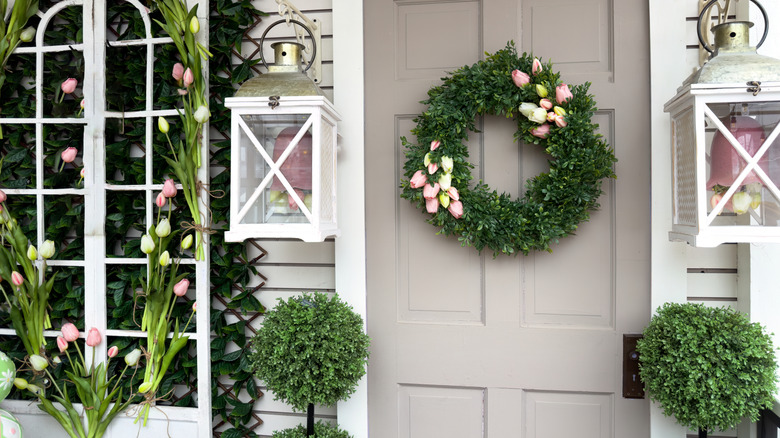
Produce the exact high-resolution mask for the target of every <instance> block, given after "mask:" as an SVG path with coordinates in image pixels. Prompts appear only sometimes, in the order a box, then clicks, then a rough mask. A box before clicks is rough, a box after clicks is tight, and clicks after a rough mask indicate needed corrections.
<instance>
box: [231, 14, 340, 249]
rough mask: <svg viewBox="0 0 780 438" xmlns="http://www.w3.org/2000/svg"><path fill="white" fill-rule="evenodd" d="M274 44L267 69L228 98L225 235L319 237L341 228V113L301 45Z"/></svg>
mask: <svg viewBox="0 0 780 438" xmlns="http://www.w3.org/2000/svg"><path fill="white" fill-rule="evenodd" d="M292 21H293V22H295V23H296V24H298V25H300V26H302V27H304V26H303V24H301V23H299V22H297V21H295V20H292ZM283 22H284V20H282V21H279V22H276V23H274V24H272V25H271V26H270V27H269V28H268V29H270V28H271V27H273V26H275V25H276V24H279V23H283ZM304 28H305V27H304ZM267 32H268V30H266V33H267ZM264 37H265V34H264V35H263V38H264ZM263 38H261V40H260V45H261V47H262V41H263ZM272 47H273V48H274V54H275V63H274V65H271V66H269V67H268V73H267V74H264V75H260V76H258V77H255V78H253V79H250V80H248V81H247V82H245V83H244V84H243V85H242V86H241V87H240V88H239V90H238V91H237V92H236V94H235V96H234V97H229V98H227V99H225V106H226V107H227V108H229V109H230V111H231V120H232V124H231V136H232V137H231V154H232V156H231V181H230V189H231V193H230V230H229V231H228V232H227V233H225V240H227V241H229V242H239V241H243V240H246V239H250V238H263V237H274V238H277V237H288V238H297V239H301V240H304V241H306V242H321V241H323V240H324V239H325V238H326V237H329V236H337V235H338V234H339V230H338V225H337V221H336V138H337V123H336V122H338V121H339V120H340V119H339V116H338V114H337V113H336V111H335V109H334V108H333V104H331V103H330V101H328V99H327V98H326V97H325V96H324V95H323V93H322V91H321V90H320V88H319V87H317V85H316V84H314V82H313V81H312V80H311V79H310V78H309V77H308V76H307V75H306V73H305V71H306V69H301V62H300V60H301V56H300V53H301V52H300V50H301V48H302V47H303V46H302V45H300V44H298V43H290V42H281V43H274V44H272ZM313 59H314V55H312V60H313ZM309 66H311V63H309ZM307 69H308V67H307Z"/></svg>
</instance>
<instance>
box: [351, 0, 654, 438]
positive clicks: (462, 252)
mask: <svg viewBox="0 0 780 438" xmlns="http://www.w3.org/2000/svg"><path fill="white" fill-rule="evenodd" d="M365 36H366V84H367V88H366V108H367V117H366V177H367V182H366V184H367V187H366V193H367V199H366V206H367V233H368V235H367V245H368V248H367V251H368V252H367V255H368V272H367V274H368V318H367V319H368V330H369V335H370V336H371V337H372V354H371V358H370V365H369V377H368V379H369V380H368V391H369V430H370V435H371V437H372V438H384V437H403V438H407V437H408V438H428V437H431V438H433V437H447V438H476V437H487V436H490V437H492V438H504V437H527V438H557V437H575V436H576V437H578V438H609V437H626V436H632V437H641V436H649V431H648V428H649V426H648V423H649V418H648V417H649V413H648V412H649V411H648V405H647V401H646V400H635V399H624V398H623V397H622V386H621V385H622V362H621V360H622V338H623V336H622V335H623V334H624V333H638V332H641V330H642V329H643V327H644V325H645V324H646V323H647V318H648V315H649V314H650V312H649V303H650V295H649V241H650V237H649V236H650V224H649V206H650V203H649V181H650V178H649V175H650V161H649V156H650V138H649V128H648V126H649V114H648V108H649V90H648V88H649V85H648V84H649V76H648V72H649V65H648V57H649V52H648V13H647V5H646V2H644V1H642V0H623V1H619V2H616V1H614V0H578V1H573V0H482V1H479V0H476V1H421V0H414V1H412V0H395V1H393V0H376V1H374V0H372V1H370V2H365ZM509 40H514V41H515V42H516V44H517V47H518V49H519V50H520V51H532V52H534V54H535V55H536V56H538V57H541V58H544V59H552V61H553V62H554V63H555V67H556V68H557V69H558V70H559V71H561V73H562V75H563V79H564V81H565V82H567V83H572V84H578V83H583V82H586V81H589V82H592V83H593V86H592V87H591V92H592V93H593V94H594V95H595V96H596V100H597V102H598V104H599V108H600V110H599V112H598V113H597V114H596V116H595V121H596V122H597V123H599V124H600V131H601V133H602V134H603V135H604V136H605V137H606V139H607V140H608V142H609V143H610V144H611V145H612V146H613V147H614V148H615V151H616V155H617V157H618V159H619V162H618V163H617V165H616V172H617V174H618V179H617V180H616V181H614V182H609V183H607V184H605V189H606V193H605V194H604V195H603V196H602V197H601V199H600V204H601V209H600V210H599V211H598V212H595V213H594V214H593V215H592V217H591V220H590V222H588V223H583V224H581V225H580V227H579V230H578V232H577V235H576V236H571V237H568V238H566V239H564V240H561V242H560V244H558V245H556V246H554V248H553V253H552V254H547V253H544V254H541V253H540V254H533V255H529V256H518V257H507V256H500V257H498V258H495V259H494V258H493V257H492V254H490V253H485V254H481V255H480V254H478V253H477V251H476V250H474V249H473V248H462V247H460V245H459V243H458V242H457V241H456V239H454V238H444V237H442V236H437V235H435V232H436V229H434V228H433V227H432V226H431V225H428V224H427V223H425V218H426V216H427V215H426V214H423V213H421V212H420V211H418V210H415V209H414V208H413V207H412V206H411V204H410V203H409V202H408V201H406V200H402V199H400V198H399V196H398V194H399V188H398V186H399V180H400V177H401V167H402V164H403V160H404V158H403V150H402V148H401V145H400V141H399V137H400V136H402V135H406V136H409V135H410V134H409V131H410V129H411V128H412V127H413V126H414V123H413V121H412V119H413V118H414V117H415V116H416V115H417V114H419V113H420V112H421V111H422V110H423V109H424V108H423V107H422V106H421V105H420V104H419V101H421V100H423V99H425V98H426V92H427V90H428V89H429V88H430V87H431V86H432V85H437V84H439V83H440V78H441V77H442V76H444V75H446V74H447V72H449V71H453V70H455V69H457V68H459V67H461V66H463V65H467V64H472V63H474V62H476V61H478V60H480V59H484V52H485V51H488V52H494V51H496V50H499V49H501V48H503V47H504V46H505V44H506V43H507V41H509ZM479 123H480V124H481V131H482V132H481V133H475V134H472V135H471V137H470V146H471V150H472V153H471V160H472V163H474V164H475V165H476V166H477V169H474V171H473V174H474V175H475V176H476V178H482V179H484V181H485V182H486V183H487V184H489V185H490V186H491V187H492V188H494V189H497V190H499V191H506V192H509V193H512V194H513V196H515V197H519V196H521V194H522V192H521V191H522V188H523V184H524V181H525V179H526V178H529V177H532V176H534V175H536V174H538V173H539V172H541V171H543V170H544V169H545V166H546V156H545V154H544V151H540V150H539V149H538V148H536V147H533V146H528V145H518V144H516V143H513V141H512V134H513V131H514V129H515V125H514V123H512V122H511V121H508V120H506V119H504V118H502V117H495V116H488V117H485V118H484V120H481V121H479Z"/></svg>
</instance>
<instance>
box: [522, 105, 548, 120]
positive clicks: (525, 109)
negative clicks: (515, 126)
mask: <svg viewBox="0 0 780 438" xmlns="http://www.w3.org/2000/svg"><path fill="white" fill-rule="evenodd" d="M537 108H539V105H537V104H535V103H529V102H523V103H521V104H520V108H519V111H520V114H522V115H524V116H526V117H530V116H531V113H533V112H534V110H535V109H537ZM546 114H547V113H546V112H545V117H547V116H546Z"/></svg>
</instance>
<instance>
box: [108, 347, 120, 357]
mask: <svg viewBox="0 0 780 438" xmlns="http://www.w3.org/2000/svg"><path fill="white" fill-rule="evenodd" d="M117 353H119V347H117V346H116V345H114V346H113V347H111V348H109V349H108V357H116V355H117Z"/></svg>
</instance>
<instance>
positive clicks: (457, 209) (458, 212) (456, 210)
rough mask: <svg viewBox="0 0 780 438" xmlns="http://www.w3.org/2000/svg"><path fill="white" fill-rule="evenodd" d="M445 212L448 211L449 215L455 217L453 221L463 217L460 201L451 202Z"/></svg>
mask: <svg viewBox="0 0 780 438" xmlns="http://www.w3.org/2000/svg"><path fill="white" fill-rule="evenodd" d="M447 210H449V212H450V214H451V215H452V216H453V217H455V219H460V217H461V216H463V203H462V202H460V201H452V202H450V206H449V207H448V208H447Z"/></svg>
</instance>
